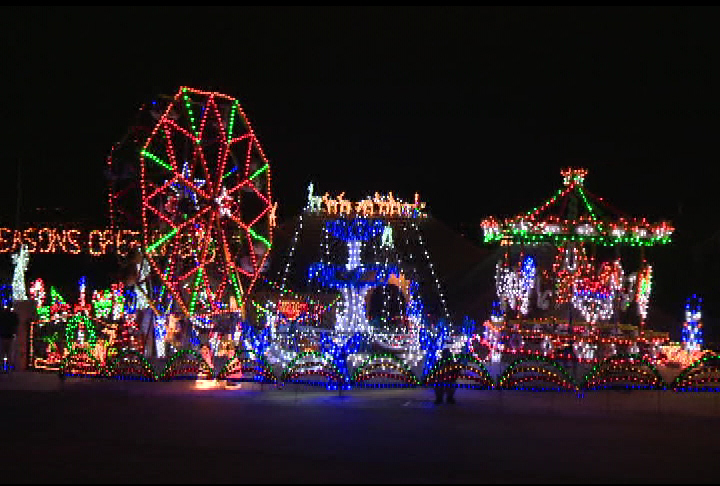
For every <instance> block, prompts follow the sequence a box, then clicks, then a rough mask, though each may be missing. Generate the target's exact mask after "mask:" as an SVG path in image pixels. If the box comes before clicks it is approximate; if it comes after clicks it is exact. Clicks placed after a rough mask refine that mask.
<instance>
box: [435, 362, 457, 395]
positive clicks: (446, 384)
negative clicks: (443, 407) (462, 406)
mask: <svg viewBox="0 0 720 486" xmlns="http://www.w3.org/2000/svg"><path fill="white" fill-rule="evenodd" d="M441 359H442V361H443V367H444V368H446V370H444V371H442V375H441V377H440V381H439V383H438V384H436V385H435V405H440V404H441V403H442V402H443V395H445V397H446V398H445V403H449V404H453V403H455V383H456V382H457V380H458V377H459V376H460V370H459V369H458V363H456V362H455V361H454V360H453V355H452V353H451V352H450V350H449V349H448V348H444V349H443V350H442V353H441Z"/></svg>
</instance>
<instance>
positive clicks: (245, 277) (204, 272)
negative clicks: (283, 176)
mask: <svg viewBox="0 0 720 486" xmlns="http://www.w3.org/2000/svg"><path fill="white" fill-rule="evenodd" d="M140 172H141V177H140V186H141V192H142V194H141V197H142V225H143V246H144V248H143V249H144V253H145V254H146V257H147V259H148V261H149V263H150V267H151V269H152V271H153V273H154V274H155V275H156V276H157V277H158V278H159V280H160V281H161V282H162V288H161V289H160V291H159V296H160V297H159V298H163V299H165V300H164V301H163V302H166V303H168V302H170V301H172V303H173V304H172V305H173V308H175V309H178V310H180V311H182V312H183V313H184V314H185V315H196V316H197V315H205V316H208V315H213V314H217V313H219V312H224V311H228V310H235V309H236V306H238V307H240V306H242V305H243V304H244V303H245V296H246V295H247V294H248V293H249V292H250V291H251V289H252V287H253V285H254V283H255V281H256V279H257V278H258V276H259V274H260V273H261V272H262V271H263V269H264V267H265V266H266V265H267V258H268V254H269V250H270V248H271V245H272V232H273V226H274V224H275V222H274V220H275V208H276V207H277V206H276V204H274V203H273V202H272V197H271V191H270V165H269V163H268V161H267V159H266V157H265V154H264V153H263V150H262V148H261V147H260V143H259V142H258V139H257V137H256V136H255V134H254V132H253V130H252V127H251V126H250V123H249V121H248V120H247V117H246V116H245V113H244V112H243V110H242V108H241V107H240V104H239V103H238V101H237V100H235V99H234V98H231V97H229V96H226V95H223V94H219V93H212V92H203V91H198V90H195V89H191V88H186V87H183V88H181V89H180V90H179V91H178V92H177V94H176V95H175V96H174V98H173V99H172V101H171V102H170V103H169V105H168V106H167V109H166V110H165V111H164V113H163V114H162V116H161V117H160V119H159V120H158V122H157V124H156V125H155V128H154V129H153V131H152V133H151V134H150V136H149V137H148V139H147V141H146V142H145V144H144V145H143V146H142V149H141V150H140ZM166 305H170V304H169V303H168V304H166Z"/></svg>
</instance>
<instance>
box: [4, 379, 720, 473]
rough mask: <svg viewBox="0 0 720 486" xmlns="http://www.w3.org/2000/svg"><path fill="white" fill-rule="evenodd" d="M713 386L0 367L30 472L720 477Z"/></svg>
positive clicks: (12, 460)
mask: <svg viewBox="0 0 720 486" xmlns="http://www.w3.org/2000/svg"><path fill="white" fill-rule="evenodd" d="M716 395H717V394H715V393H702V394H700V393H695V394H690V393H676V392H669V391H664V392H655V391H633V392H615V391H600V392H585V393H583V394H580V395H579V394H576V393H533V392H512V391H503V392H499V391H475V390H460V391H459V392H458V394H457V399H458V403H457V404H456V405H442V406H435V405H433V403H432V399H433V396H432V391H431V390H426V389H399V390H391V389H386V390H353V391H350V392H343V393H342V394H339V393H338V392H328V391H325V390H319V389H317V388H311V387H299V386H298V387H292V386H288V387H286V388H285V389H283V390H277V389H275V387H273V386H267V385H265V386H263V387H262V389H261V387H260V386H258V385H254V384H246V385H243V387H242V388H241V389H232V390H226V389H197V388H196V387H195V383H194V382H184V381H181V382H172V383H144V382H130V381H116V380H108V381H105V380H96V379H95V380H93V379H79V378H68V379H66V380H65V382H64V383H63V384H61V383H60V380H59V378H58V377H57V376H55V375H47V374H38V373H16V374H14V375H10V376H7V375H3V376H0V396H1V397H2V400H0V411H1V412H2V417H3V418H4V420H3V422H4V424H3V428H2V431H3V435H4V437H3V440H2V458H3V465H4V467H5V470H6V472H8V473H9V475H10V476H9V479H11V480H13V481H19V482H38V481H41V482H44V481H48V482H49V481H52V482H196V483H210V482H280V481H282V482H401V483H427V482H563V483H569V482H617V481H619V482H666V483H667V482H715V479H716V475H717V466H716V460H717V457H718V453H720V445H718V441H717V439H716V438H717V435H718V432H720V420H718V418H720V414H719V413H718V410H719V409H718V407H719V406H720V402H719V401H718V398H717V397H716Z"/></svg>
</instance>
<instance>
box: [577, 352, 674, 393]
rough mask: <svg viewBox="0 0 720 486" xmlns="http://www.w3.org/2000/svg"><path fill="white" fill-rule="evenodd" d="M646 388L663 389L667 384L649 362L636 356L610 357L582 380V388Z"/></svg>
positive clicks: (594, 367)
mask: <svg viewBox="0 0 720 486" xmlns="http://www.w3.org/2000/svg"><path fill="white" fill-rule="evenodd" d="M618 386H620V387H624V388H646V389H664V388H667V384H666V383H665V381H664V380H663V379H662V376H661V375H660V372H659V371H658V370H657V368H656V367H655V366H654V365H653V364H652V363H650V362H649V361H647V360H645V359H642V358H640V357H638V356H636V355H629V356H610V357H608V358H606V359H604V360H603V361H601V362H600V363H598V364H596V365H595V366H593V368H592V369H591V370H590V371H589V372H588V373H587V374H586V375H585V377H584V378H583V388H584V389H586V390H594V389H600V388H613V387H618Z"/></svg>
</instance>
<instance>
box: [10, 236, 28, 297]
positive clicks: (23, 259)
mask: <svg viewBox="0 0 720 486" xmlns="http://www.w3.org/2000/svg"><path fill="white" fill-rule="evenodd" d="M12 261H13V265H14V268H13V279H12V300H13V301H20V300H27V291H26V289H25V271H26V270H27V266H28V263H29V261H30V256H29V255H28V252H27V246H25V245H24V244H23V245H21V246H20V251H19V252H18V253H17V254H16V255H13V256H12Z"/></svg>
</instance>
